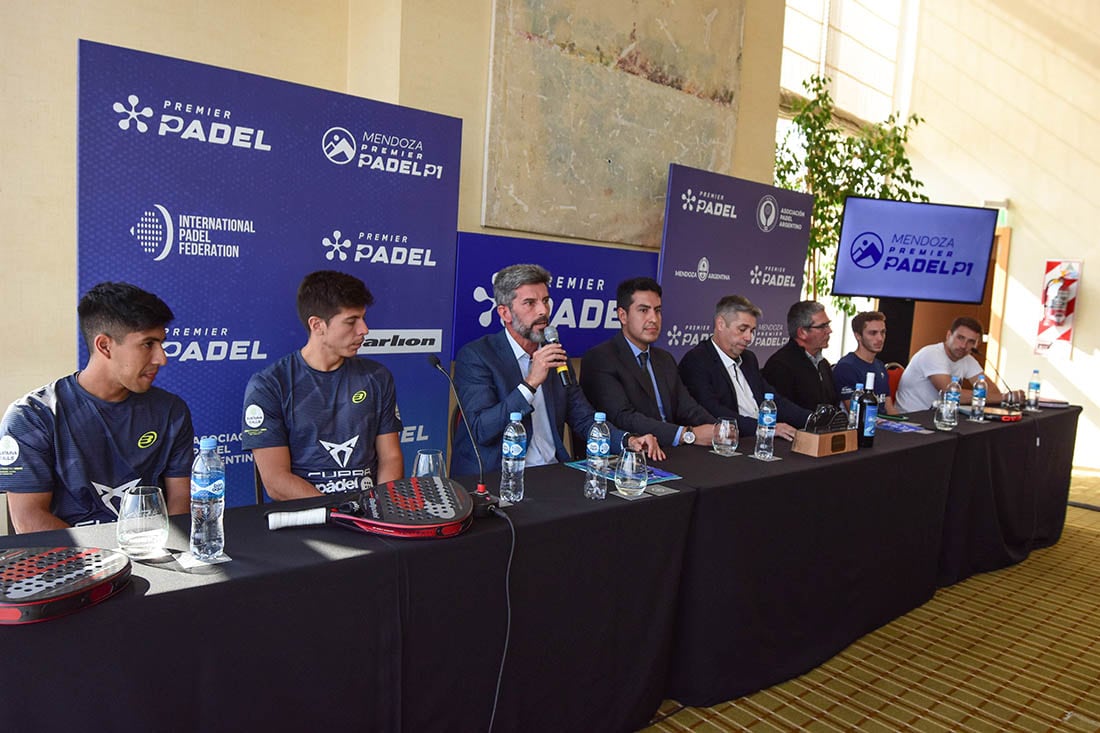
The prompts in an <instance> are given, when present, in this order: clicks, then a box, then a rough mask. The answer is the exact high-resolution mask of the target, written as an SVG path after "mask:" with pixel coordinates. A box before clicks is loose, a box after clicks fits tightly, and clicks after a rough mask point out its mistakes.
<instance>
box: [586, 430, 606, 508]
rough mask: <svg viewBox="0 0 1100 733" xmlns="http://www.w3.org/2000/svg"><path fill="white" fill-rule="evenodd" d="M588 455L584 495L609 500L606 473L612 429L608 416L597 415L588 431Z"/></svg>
mask: <svg viewBox="0 0 1100 733" xmlns="http://www.w3.org/2000/svg"><path fill="white" fill-rule="evenodd" d="M585 447H586V449H587V453H588V471H587V473H586V474H585V477H584V495H585V496H586V497H588V498H589V499H606V498H607V477H606V476H605V475H604V473H603V472H604V471H605V470H606V469H607V462H608V461H609V460H610V458H611V429H610V428H608V427H607V415H606V414H605V413H602V412H597V413H596V422H594V423H592V429H591V430H589V431H588V442H587V443H586V444H585Z"/></svg>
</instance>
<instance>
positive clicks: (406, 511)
mask: <svg viewBox="0 0 1100 733" xmlns="http://www.w3.org/2000/svg"><path fill="white" fill-rule="evenodd" d="M473 511H474V502H473V500H472V499H471V498H470V493H469V492H468V491H466V489H464V488H462V485H461V484H459V483H457V482H455V481H451V480H450V479H446V478H438V477H428V476H425V477H421V478H404V479H398V480H396V481H388V482H386V483H384V484H379V485H378V486H372V487H371V488H369V489H367V490H365V491H362V492H360V493H359V495H358V496H357V497H356V498H354V499H351V500H346V501H344V502H343V503H341V504H338V505H337V506H334V507H317V508H315V509H300V510H297V511H290V512H279V511H274V512H269V513H268V515H267V526H268V528H269V529H283V528H284V527H306V526H311V525H318V524H335V525H337V526H340V527H346V528H348V529H354V530H356V531H359V532H370V533H372V534H382V535H388V536H390V537H408V538H413V539H432V538H438V537H454V536H455V535H457V534H460V533H461V532H463V531H465V530H466V529H467V528H468V527H469V526H470V522H471V521H472V519H473Z"/></svg>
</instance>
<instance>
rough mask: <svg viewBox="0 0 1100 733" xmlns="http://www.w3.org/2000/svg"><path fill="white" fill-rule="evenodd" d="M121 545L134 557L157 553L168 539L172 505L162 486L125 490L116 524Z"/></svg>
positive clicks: (136, 487)
mask: <svg viewBox="0 0 1100 733" xmlns="http://www.w3.org/2000/svg"><path fill="white" fill-rule="evenodd" d="M115 531H116V532H117V537H118V547H119V549H120V550H122V551H123V552H125V553H126V554H127V555H129V556H130V557H134V558H144V557H157V556H160V555H163V554H164V545H165V544H166V543H167V542H168V506H167V505H166V504H165V502H164V494H163V493H162V492H161V490H160V487H159V486H131V487H129V488H126V489H123V490H122V501H121V502H120V504H119V508H118V523H117V525H116V527H115Z"/></svg>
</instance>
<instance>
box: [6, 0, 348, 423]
mask: <svg viewBox="0 0 1100 733" xmlns="http://www.w3.org/2000/svg"><path fill="white" fill-rule="evenodd" d="M303 8H307V9H308V10H303ZM347 18H348V3H347V2H346V0H310V1H309V2H295V1H294V0H233V1H232V2H227V1H225V0H186V1H176V2H167V1H164V0H140V1H139V0H0V98H2V99H3V100H4V101H3V104H2V105H0V262H3V278H2V280H3V287H2V289H0V313H2V314H3V318H0V343H2V344H3V348H2V350H0V403H2V404H4V405H7V403H8V402H10V401H11V400H13V399H15V398H16V397H18V396H20V395H21V394H23V393H24V392H27V391H28V390H30V389H32V388H34V387H36V386H39V385H41V384H44V383H46V382H48V381H50V380H51V379H54V378H56V377H58V376H61V375H62V374H66V373H68V372H72V371H73V370H74V368H75V366H76V300H77V299H76V293H75V290H76V82H77V39H78V38H84V39H88V40H93V41H101V42H103V43H110V44H115V45H119V46H128V47H130V48H136V49H140V50H143V51H149V52H152V53H160V54H164V55H168V56H176V57H179V58H184V59H188V60H191V61H201V62H203V63H208V64H216V65H219V66H226V67H229V68H233V69H239V70H241V71H248V72H252V73H256V74H263V75H265V76H272V77H278V78H281V79H286V80H288V81H294V82H299V83H302V84H309V85H312V86H318V87H323V88H326V89H335V90H338V91H343V89H344V87H345V85H346V79H347V39H348V34H347Z"/></svg>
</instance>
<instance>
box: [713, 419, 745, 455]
mask: <svg viewBox="0 0 1100 733" xmlns="http://www.w3.org/2000/svg"><path fill="white" fill-rule="evenodd" d="M738 438H739V436H738V433H737V420H736V419H734V418H732V417H720V418H718V422H716V423H714V437H713V438H711V439H710V444H711V446H713V447H714V452H715V453H717V454H718V455H720V456H732V455H734V454H736V453H737V443H738Z"/></svg>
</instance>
